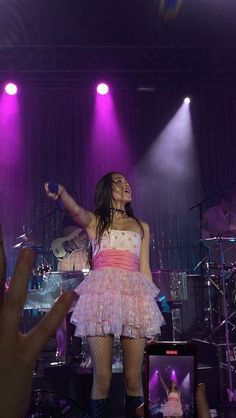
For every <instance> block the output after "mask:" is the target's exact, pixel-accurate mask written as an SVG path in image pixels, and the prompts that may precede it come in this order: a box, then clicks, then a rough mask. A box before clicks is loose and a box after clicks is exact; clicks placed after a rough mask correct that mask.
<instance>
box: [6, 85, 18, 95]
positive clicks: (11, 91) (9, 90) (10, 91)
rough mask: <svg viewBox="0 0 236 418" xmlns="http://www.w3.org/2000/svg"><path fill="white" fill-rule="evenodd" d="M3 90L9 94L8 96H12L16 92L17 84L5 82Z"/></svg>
mask: <svg viewBox="0 0 236 418" xmlns="http://www.w3.org/2000/svg"><path fill="white" fill-rule="evenodd" d="M5 92H6V93H7V94H9V96H14V94H16V93H17V85H16V84H15V83H7V84H6V85H5Z"/></svg>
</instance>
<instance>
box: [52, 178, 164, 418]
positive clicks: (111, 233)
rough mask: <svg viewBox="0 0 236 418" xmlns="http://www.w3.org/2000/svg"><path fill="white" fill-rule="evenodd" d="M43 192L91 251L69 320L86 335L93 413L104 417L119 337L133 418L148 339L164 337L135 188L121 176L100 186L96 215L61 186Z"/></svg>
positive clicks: (129, 413)
mask: <svg viewBox="0 0 236 418" xmlns="http://www.w3.org/2000/svg"><path fill="white" fill-rule="evenodd" d="M51 185H52V184H51V182H49V183H46V184H45V189H46V192H47V194H48V196H49V197H51V198H52V199H54V200H56V199H60V200H61V201H62V203H63V204H64V206H65V208H66V210H68V211H69V213H70V214H71V215H72V216H73V219H74V220H76V222H77V223H78V224H79V225H80V226H81V227H82V228H84V229H85V230H86V232H87V235H88V238H89V240H90V242H91V247H92V271H91V273H90V274H89V275H88V276H87V277H86V278H85V279H84V280H83V282H82V283H81V284H80V285H79V286H78V287H77V288H76V289H75V292H76V293H77V294H78V296H79V298H78V301H77V303H76V306H75V307H74V311H73V314H72V317H71V321H72V322H73V324H75V327H76V329H75V335H76V336H86V337H87V340H88V345H89V349H90V353H91V359H92V365H93V386H92V393H91V409H92V416H93V417H100V418H105V417H108V416H109V412H108V393H109V387H110V381H111V377H112V351H113V340H114V336H119V337H120V341H121V348H122V353H123V362H124V382H125V392H126V399H125V403H126V406H125V411H126V412H125V416H126V417H127V418H132V417H134V416H135V415H134V414H135V410H136V408H137V407H138V406H139V405H140V404H141V402H142V395H143V389H142V364H143V354H144V348H145V344H146V338H151V337H153V336H154V335H156V334H159V333H160V326H161V325H163V324H164V319H163V316H162V314H161V312H160V311H159V308H158V306H157V303H156V301H155V297H156V296H157V295H158V289H157V288H156V286H155V285H154V283H153V281H152V275H151V270H150V266H149V227H148V225H147V224H146V223H145V222H142V221H140V220H138V219H137V218H136V217H135V216H134V214H133V210H132V208H131V201H132V195H131V188H130V185H129V183H128V181H127V180H126V178H125V177H124V176H123V175H122V174H120V173H117V172H112V173H108V174H106V175H105V176H103V177H102V178H101V179H100V181H99V182H98V184H97V186H96V191H95V200H94V203H95V210H94V212H90V211H87V210H85V209H83V208H82V207H80V206H79V205H78V204H77V203H76V202H75V201H74V200H73V198H72V197H71V196H70V195H69V194H68V193H67V192H66V190H65V188H64V187H63V186H61V185H56V186H57V187H56V188H55V183H54V184H53V186H54V187H51Z"/></svg>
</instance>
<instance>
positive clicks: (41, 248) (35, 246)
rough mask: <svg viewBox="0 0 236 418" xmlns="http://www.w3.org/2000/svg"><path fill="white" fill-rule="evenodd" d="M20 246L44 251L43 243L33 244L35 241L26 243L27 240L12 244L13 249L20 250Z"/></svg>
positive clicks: (39, 251) (40, 251)
mask: <svg viewBox="0 0 236 418" xmlns="http://www.w3.org/2000/svg"><path fill="white" fill-rule="evenodd" d="M20 248H31V249H32V250H34V251H37V252H38V253H43V245H42V244H33V243H26V242H25V241H22V242H19V243H18V244H15V245H13V246H12V249H13V250H19V249H20Z"/></svg>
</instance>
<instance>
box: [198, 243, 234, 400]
mask: <svg viewBox="0 0 236 418" xmlns="http://www.w3.org/2000/svg"><path fill="white" fill-rule="evenodd" d="M201 242H202V244H203V245H204V246H205V247H206V248H207V249H208V254H209V256H208V257H204V259H203V260H202V262H200V263H199V264H201V265H202V268H203V270H204V269H205V277H206V279H207V286H208V307H207V309H206V313H207V315H206V318H205V319H206V322H207V323H208V327H209V330H210V334H209V335H208V337H207V340H208V341H210V342H212V341H214V339H215V338H217V334H218V332H219V330H221V329H223V331H224V333H223V334H224V337H223V340H224V342H225V346H226V359H227V371H228V373H227V374H228V389H227V393H228V397H229V401H231V400H232V396H233V382H232V367H231V362H230V358H231V354H230V353H231V335H232V332H233V331H234V330H235V329H236V322H234V317H235V316H236V286H235V282H236V277H235V273H236V265H235V262H232V263H230V264H227V263H226V262H225V261H226V259H227V253H228V252H229V251H231V250H232V249H233V250H234V247H235V249H236V237H225V236H219V237H213V238H205V239H202V240H201ZM216 254H218V259H217V262H216V261H215V260H212V258H214V257H212V255H214V256H215V255H216Z"/></svg>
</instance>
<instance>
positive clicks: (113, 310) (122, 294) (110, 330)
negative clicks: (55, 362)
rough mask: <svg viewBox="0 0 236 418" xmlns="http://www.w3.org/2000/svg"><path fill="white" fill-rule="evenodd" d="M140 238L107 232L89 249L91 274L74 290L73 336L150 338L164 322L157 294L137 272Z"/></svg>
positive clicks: (143, 276)
mask: <svg viewBox="0 0 236 418" xmlns="http://www.w3.org/2000/svg"><path fill="white" fill-rule="evenodd" d="M140 245H141V235H140V234H139V233H136V232H133V231H119V230H114V229H113V230H111V231H110V232H109V233H108V232H105V233H104V234H103V237H102V240H101V243H100V246H99V245H98V243H97V242H96V241H94V242H93V243H92V248H93V270H92V272H91V273H90V274H89V275H88V276H86V278H85V279H84V280H83V282H82V283H81V284H80V285H79V286H78V287H77V288H76V289H75V292H76V293H77V294H78V295H79V299H78V301H77V303H76V305H75V307H74V310H73V314H72V317H71V322H72V323H73V324H74V325H75V326H76V329H75V335H76V336H89V335H90V336H99V335H100V336H103V335H110V334H113V335H115V336H120V335H123V336H127V337H131V338H140V337H152V336H154V335H156V334H160V327H161V325H164V323H165V321H164V318H163V316H162V314H161V312H160V310H159V308H158V305H157V303H156V301H155V297H156V296H157V295H158V293H159V290H158V288H157V287H156V286H155V284H154V283H153V282H152V281H151V280H150V279H149V278H148V277H147V276H145V275H144V274H143V273H141V272H140V271H139V256H140Z"/></svg>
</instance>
